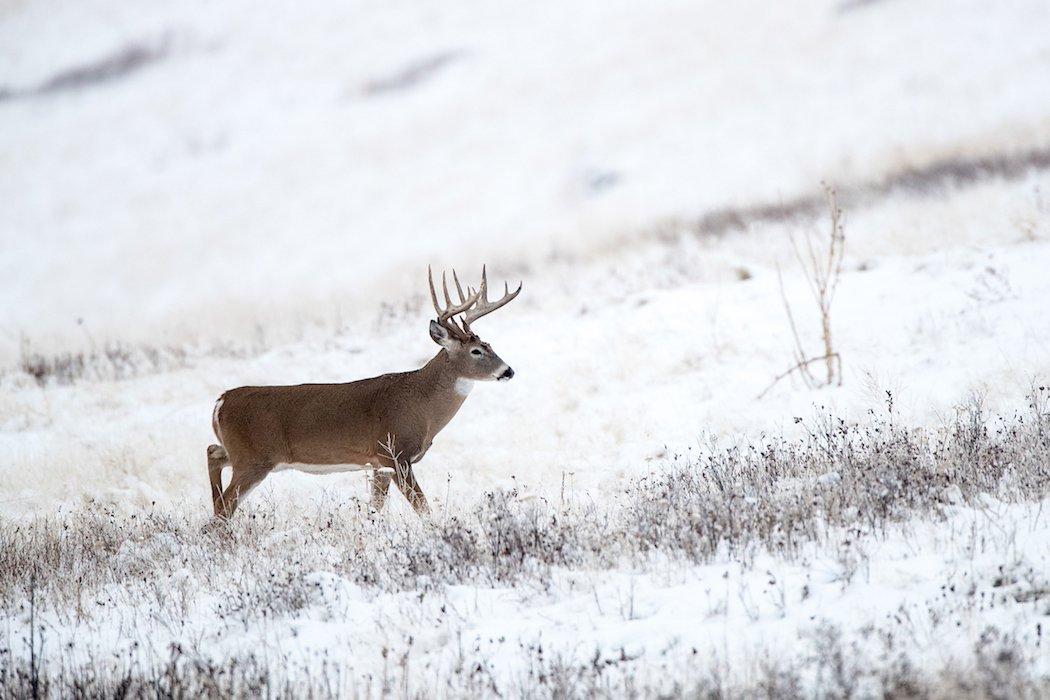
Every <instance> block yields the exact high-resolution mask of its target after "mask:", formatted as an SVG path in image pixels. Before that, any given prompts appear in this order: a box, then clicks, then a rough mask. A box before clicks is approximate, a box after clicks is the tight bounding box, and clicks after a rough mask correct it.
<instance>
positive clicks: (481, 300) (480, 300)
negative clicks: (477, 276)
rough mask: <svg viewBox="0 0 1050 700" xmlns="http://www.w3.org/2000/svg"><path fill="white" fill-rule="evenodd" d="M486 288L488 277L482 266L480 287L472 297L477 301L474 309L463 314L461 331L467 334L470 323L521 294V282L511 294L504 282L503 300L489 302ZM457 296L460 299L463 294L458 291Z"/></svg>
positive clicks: (457, 283) (457, 282) (457, 285)
mask: <svg viewBox="0 0 1050 700" xmlns="http://www.w3.org/2000/svg"><path fill="white" fill-rule="evenodd" d="M456 287H459V280H456ZM488 287H489V281H488V275H487V274H486V273H485V267H484V266H482V268H481V286H479V287H478V290H477V291H476V292H474V296H475V299H476V301H477V304H476V305H475V306H474V308H472V309H469V310H468V311H467V312H466V313H465V314H463V329H464V330H465V331H466V332H467V333H468V334H469V333H470V332H471V330H470V324H471V323H473V322H474V321H477V320H478V319H479V318H481V317H482V316H485V315H486V314H490V313H492V312H493V311H495V310H496V309H498V308H500V307H501V306H505V305H507V304H509V303H510V302H511V301H512V300H513V299H514V297H516V296H518V295H519V294H521V282H519V283H518V288H517V289H515V290H514V291H513V292H511V291H510V287H509V286H507V283H506V282H504V283H503V298H502V299H500V300H498V301H489V295H488ZM459 294H460V296H461V297H462V296H463V292H462V291H460V293H459Z"/></svg>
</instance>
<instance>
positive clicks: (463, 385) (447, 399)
mask: <svg viewBox="0 0 1050 700" xmlns="http://www.w3.org/2000/svg"><path fill="white" fill-rule="evenodd" d="M419 374H420V378H421V379H422V381H423V397H424V399H423V400H424V401H426V402H427V403H429V404H430V405H431V406H432V407H433V409H434V410H435V411H436V412H437V413H441V414H443V413H447V418H448V419H451V418H452V416H453V415H455V413H456V411H458V410H459V407H460V406H462V405H463V402H464V401H465V400H466V398H467V395H468V394H470V390H471V388H472V387H473V386H474V382H473V381H472V380H470V379H463V378H462V377H460V376H459V375H457V374H456V372H455V371H453V369H452V362H451V361H450V360H449V357H448V353H447V352H446V351H445V350H444V349H442V350H439V351H438V354H437V355H435V356H434V357H433V358H432V359H431V360H430V362H428V363H427V364H426V365H424V366H423V368H422V369H420V370H419Z"/></svg>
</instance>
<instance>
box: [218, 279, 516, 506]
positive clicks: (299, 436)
mask: <svg viewBox="0 0 1050 700" xmlns="http://www.w3.org/2000/svg"><path fill="white" fill-rule="evenodd" d="M428 276H429V282H430V298H431V299H432V300H433V302H434V310H435V311H436V312H437V320H434V321H431V322H430V337H431V338H433V340H434V342H435V343H437V344H438V345H440V346H441V350H439V351H438V354H437V355H435V356H434V358H433V359H432V360H430V361H429V362H428V363H427V364H426V365H425V366H424V367H422V368H420V369H417V370H415V371H412V372H399V373H396V374H384V375H382V376H380V377H372V378H371V379H362V380H360V381H356V382H350V383H348V384H298V385H296V386H243V387H240V388H238V389H231V390H230V391H227V392H225V393H224V394H222V396H220V397H219V400H218V401H217V402H216V404H215V410H214V412H213V413H212V429H213V430H214V431H215V436H216V437H217V438H218V439H219V444H218V445H211V446H209V447H208V476H209V478H210V479H211V496H212V502H213V505H214V507H215V515H216V516H217V517H221V518H229V517H230V516H231V515H233V512H234V511H235V510H236V509H237V505H238V503H239V502H240V500H241V499H243V498H244V497H245V496H246V495H247V494H248V492H249V491H250V490H251V489H252V488H254V487H255V486H257V485H258V484H259V482H261V481H262V480H263V479H264V478H266V475H267V474H269V473H270V472H272V471H275V470H279V469H298V470H301V471H305V472H310V473H314V474H328V473H333V472H340V471H355V470H359V469H368V468H374V469H375V470H376V471H375V475H374V478H373V481H372V505H373V507H374V508H376V509H377V510H378V509H381V508H382V507H383V503H384V501H385V500H386V495H387V490H388V489H389V487H390V480H391V477H393V479H394V482H395V483H396V484H397V486H398V488H399V489H400V490H401V492H402V493H403V494H404V495H405V498H407V499H408V502H409V503H411V504H412V507H413V508H415V509H416V511H417V512H419V513H426V512H429V509H430V507H429V505H428V504H427V499H426V497H425V496H424V495H423V492H422V491H421V490H420V488H419V484H417V483H416V478H415V476H414V475H413V473H412V466H413V465H414V464H416V463H417V462H418V461H419V460H421V459H422V458H423V455H425V454H426V453H427V450H428V449H430V446H431V444H432V443H433V441H434V436H435V435H437V434H438V432H439V431H440V430H441V429H442V428H444V427H445V426H446V425H447V424H448V422H449V421H450V420H452V417H453V416H454V415H456V411H458V410H459V407H460V406H462V405H463V401H464V399H466V398H467V394H469V393H470V389H471V387H472V386H473V384H474V382H475V381H479V380H480V381H487V380H507V379H510V378H511V377H513V376H514V370H512V369H511V368H510V367H509V366H508V365H507V363H506V362H504V361H503V360H501V359H500V358H499V356H498V355H496V353H495V352H493V351H492V347H491V346H490V345H489V344H488V343H486V342H484V341H482V340H481V339H480V338H478V336H476V335H475V334H474V332H473V331H472V330H471V327H470V324H471V323H473V322H474V321H476V320H477V319H479V318H481V317H482V316H484V315H485V314H489V313H492V312H493V311H495V310H496V309H498V308H500V307H501V306H503V305H505V304H507V303H508V302H510V301H511V300H512V299H514V298H515V297H516V296H518V294H519V293H520V292H521V285H520V284H519V285H518V288H517V290H515V291H514V292H511V291H510V290H509V288H508V287H507V286H506V285H504V288H503V291H504V295H503V298H502V299H500V300H498V301H493V302H490V301H489V300H488V280H487V278H486V274H485V270H484V268H483V269H482V272H481V284H480V285H479V286H478V288H477V290H474V289H472V288H469V287H468V289H467V294H464V293H463V288H462V287H460V284H459V279H458V278H457V277H456V273H455V272H454V271H453V273H452V278H453V280H454V281H455V285H456V292H457V293H458V295H459V303H458V304H456V303H453V301H452V299H451V298H450V297H449V293H448V284H447V283H446V281H445V275H444V273H442V275H441V285H442V291H443V292H444V297H445V306H444V307H442V306H441V305H440V304H439V303H438V297H437V292H436V291H435V289H434V276H433V274H432V273H429V272H428ZM459 314H462V316H461V318H460V323H459V324H457V323H456V320H455V318H454V317H455V316H457V315H459ZM460 324H461V325H460ZM227 464H229V465H230V466H231V467H232V469H233V476H232V477H231V479H230V483H229V484H228V485H227V486H226V488H225V490H224V489H223V488H222V470H223V467H225V466H226V465H227Z"/></svg>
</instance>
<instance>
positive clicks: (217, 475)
mask: <svg viewBox="0 0 1050 700" xmlns="http://www.w3.org/2000/svg"><path fill="white" fill-rule="evenodd" d="M229 463H230V456H229V455H228V454H226V448H224V447H223V446H222V445H208V480H209V481H211V504H212V507H213V508H214V509H215V515H219V501H220V499H221V498H222V468H223V467H225V466H226V465H227V464H229Z"/></svg>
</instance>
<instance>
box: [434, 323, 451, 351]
mask: <svg viewBox="0 0 1050 700" xmlns="http://www.w3.org/2000/svg"><path fill="white" fill-rule="evenodd" d="M430 337H431V338H432V339H433V340H434V342H435V343H437V344H438V345H440V346H441V347H443V348H451V347H452V344H453V343H455V342H456V339H455V338H453V337H452V334H451V333H449V332H448V329H447V328H445V327H444V326H442V325H441V324H440V323H438V322H437V321H434V320H431V322H430Z"/></svg>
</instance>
